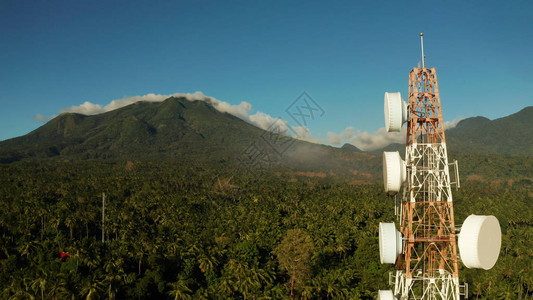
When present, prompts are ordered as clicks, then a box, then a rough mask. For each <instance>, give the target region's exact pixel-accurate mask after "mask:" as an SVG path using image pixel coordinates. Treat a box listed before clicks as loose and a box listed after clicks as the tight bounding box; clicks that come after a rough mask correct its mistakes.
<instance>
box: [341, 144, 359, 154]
mask: <svg viewBox="0 0 533 300" xmlns="http://www.w3.org/2000/svg"><path fill="white" fill-rule="evenodd" d="M341 149H344V150H350V151H355V152H362V150H361V149H359V148H357V147H355V146H354V145H352V144H350V143H346V144H344V145H342V147H341Z"/></svg>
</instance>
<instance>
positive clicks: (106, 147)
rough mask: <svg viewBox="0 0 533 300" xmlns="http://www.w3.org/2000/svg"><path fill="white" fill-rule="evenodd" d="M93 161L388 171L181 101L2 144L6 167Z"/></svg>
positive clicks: (370, 159) (85, 119)
mask: <svg viewBox="0 0 533 300" xmlns="http://www.w3.org/2000/svg"><path fill="white" fill-rule="evenodd" d="M354 148H355V147H354ZM355 149H357V148H355ZM351 150H354V149H351ZM357 150H358V149H357ZM91 159H108V160H150V161H161V160H171V161H174V162H179V163H182V164H189V165H200V166H206V167H213V168H216V167H218V166H219V165H221V164H222V165H224V166H230V165H240V166H241V167H244V169H254V168H263V167H269V168H270V167H274V168H276V167H283V168H284V169H285V170H291V171H292V172H295V173H298V174H304V176H325V173H324V172H332V173H335V174H349V175H350V176H355V177H354V178H356V180H358V179H357V178H359V179H361V180H363V179H365V178H366V179H368V178H374V179H377V176H379V175H378V174H380V165H379V164H378V163H377V162H378V158H377V157H375V156H373V155H370V154H367V153H363V152H357V151H346V149H338V148H334V147H330V146H325V145H320V144H313V143H308V142H304V141H300V140H296V139H293V138H290V137H288V136H285V135H281V134H277V133H275V132H269V131H265V130H262V129H260V128H257V127H255V126H253V125H251V124H249V123H246V122H245V121H243V120H241V119H239V118H237V117H235V116H233V115H230V114H228V113H222V112H219V111H218V110H216V109H215V108H214V107H213V106H212V105H211V104H209V103H207V102H204V101H189V100H186V99H185V98H174V97H172V98H169V99H167V100H165V101H163V102H158V103H154V102H137V103H135V104H132V105H129V106H126V107H123V108H120V109H116V110H113V111H110V112H106V113H102V114H98V115H92V116H86V115H81V114H74V113H64V114H61V115H60V116H58V117H56V118H54V119H53V120H51V121H49V122H48V123H46V124H45V125H43V126H41V127H39V128H37V129H36V130H34V131H32V132H30V133H28V134H27V135H24V136H21V137H17V138H13V139H10V140H6V141H3V142H0V163H11V162H16V161H43V160H46V161H50V160H58V161H65V160H91ZM215 165H216V166H215Z"/></svg>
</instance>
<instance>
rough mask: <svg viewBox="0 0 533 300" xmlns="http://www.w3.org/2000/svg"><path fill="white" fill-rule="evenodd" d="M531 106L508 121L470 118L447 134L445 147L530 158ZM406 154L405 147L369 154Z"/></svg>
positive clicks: (532, 148) (532, 149) (532, 144)
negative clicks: (392, 152) (397, 152)
mask: <svg viewBox="0 0 533 300" xmlns="http://www.w3.org/2000/svg"><path fill="white" fill-rule="evenodd" d="M531 120H533V106H529V107H526V108H524V109H522V110H521V111H519V112H517V113H515V114H512V115H509V116H507V117H503V118H499V119H495V120H489V119H487V118H485V117H479V116H478V117H473V118H467V119H464V120H461V121H460V122H459V123H457V126H456V127H454V128H452V129H449V130H447V131H446V144H447V147H448V151H451V152H471V153H483V154H501V155H506V156H533V140H532V139H531V138H530V137H532V136H533V126H531V124H530V123H531ZM383 151H400V153H402V154H403V153H404V152H405V145H404V144H399V143H393V144H390V145H387V146H386V147H384V148H381V149H378V150H374V151H370V153H373V154H381V153H382V152H383Z"/></svg>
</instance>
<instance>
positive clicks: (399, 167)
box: [383, 151, 407, 192]
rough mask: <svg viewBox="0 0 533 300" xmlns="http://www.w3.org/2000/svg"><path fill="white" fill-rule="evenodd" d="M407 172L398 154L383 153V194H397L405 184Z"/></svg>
mask: <svg viewBox="0 0 533 300" xmlns="http://www.w3.org/2000/svg"><path fill="white" fill-rule="evenodd" d="M406 176H407V170H406V167H405V161H403V160H402V158H401V157H400V152H398V151H396V152H383V183H384V186H385V192H399V191H400V188H401V187H402V184H403V183H404V182H405V179H406Z"/></svg>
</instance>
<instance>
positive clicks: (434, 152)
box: [378, 33, 501, 300]
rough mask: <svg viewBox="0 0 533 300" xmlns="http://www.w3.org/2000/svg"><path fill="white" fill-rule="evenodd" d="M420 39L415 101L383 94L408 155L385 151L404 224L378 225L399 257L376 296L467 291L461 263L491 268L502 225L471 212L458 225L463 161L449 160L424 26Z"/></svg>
mask: <svg viewBox="0 0 533 300" xmlns="http://www.w3.org/2000/svg"><path fill="white" fill-rule="evenodd" d="M420 39H421V46H422V67H420V65H419V66H418V67H417V68H413V70H412V71H411V73H410V74H409V102H408V103H407V102H405V101H404V100H403V99H402V97H401V95H400V93H385V126H386V129H387V131H388V132H400V130H401V128H402V126H403V124H404V123H407V124H406V129H407V134H406V143H405V160H402V158H401V156H400V153H399V152H384V153H383V179H384V186H385V191H386V192H388V193H389V194H394V195H395V197H396V199H397V198H398V197H400V201H399V202H398V201H396V211H397V216H398V219H399V226H400V231H398V230H397V229H396V225H395V223H380V224H379V251H380V260H381V263H383V264H396V271H395V272H393V273H391V274H390V278H389V283H390V284H391V285H394V289H393V290H380V291H379V293H378V299H387V300H388V299H402V300H405V299H453V300H459V299H460V296H464V297H465V298H466V297H468V285H467V284H464V285H460V284H459V268H458V262H459V261H460V260H462V262H463V264H464V265H465V266H466V267H468V268H481V269H485V270H488V269H490V268H492V267H493V266H494V264H495V263H496V261H497V259H498V255H499V253H500V245H501V231H500V224H499V222H498V220H497V219H496V218H495V217H494V216H479V215H470V216H469V217H468V218H466V220H465V221H464V223H463V225H462V227H461V229H460V231H459V230H458V228H457V227H456V226H455V221H454V214H453V198H452V185H456V187H457V188H459V171H458V166H457V161H455V162H454V163H448V154H447V150H446V139H445V135H444V123H443V118H442V109H441V104H440V95H439V86H438V83H437V72H436V70H435V68H426V63H425V56H424V42H423V34H422V33H421V34H420ZM451 167H454V168H453V169H454V171H455V172H454V173H455V176H454V177H455V178H454V181H451V179H450V169H451ZM400 191H402V192H401V194H400ZM457 248H459V254H460V258H459V257H458V252H457Z"/></svg>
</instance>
